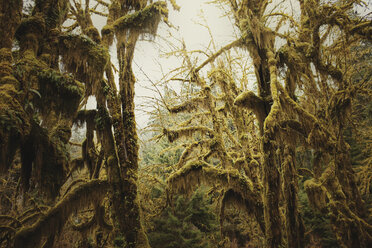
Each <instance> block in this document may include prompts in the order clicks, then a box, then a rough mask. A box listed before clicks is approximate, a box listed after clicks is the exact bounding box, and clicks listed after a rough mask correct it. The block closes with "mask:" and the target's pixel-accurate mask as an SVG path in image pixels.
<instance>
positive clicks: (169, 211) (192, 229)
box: [148, 191, 218, 248]
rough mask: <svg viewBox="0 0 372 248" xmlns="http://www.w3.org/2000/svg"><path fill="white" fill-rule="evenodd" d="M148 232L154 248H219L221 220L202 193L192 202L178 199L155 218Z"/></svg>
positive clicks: (197, 194)
mask: <svg viewBox="0 0 372 248" xmlns="http://www.w3.org/2000/svg"><path fill="white" fill-rule="evenodd" d="M153 226H154V227H153V229H152V230H151V231H149V232H148V237H149V240H150V244H151V247H153V248H208V247H216V245H215V242H213V240H215V239H216V237H217V236H218V233H217V230H218V221H217V218H216V216H215V214H214V213H213V212H212V210H211V208H210V204H209V203H208V199H207V198H206V197H205V196H204V193H203V192H202V191H197V192H196V193H195V194H193V196H192V197H191V198H190V199H186V198H184V197H183V196H176V197H175V203H174V206H173V207H167V208H166V209H165V210H164V211H163V213H162V214H161V215H160V216H158V217H156V218H154V219H153Z"/></svg>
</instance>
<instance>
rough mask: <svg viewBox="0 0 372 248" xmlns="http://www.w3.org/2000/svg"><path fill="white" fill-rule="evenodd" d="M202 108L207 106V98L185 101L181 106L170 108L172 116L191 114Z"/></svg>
mask: <svg viewBox="0 0 372 248" xmlns="http://www.w3.org/2000/svg"><path fill="white" fill-rule="evenodd" d="M201 106H205V97H194V98H192V99H190V100H188V101H184V102H183V103H181V104H179V105H176V106H172V107H169V112H170V113H172V114H176V113H180V112H191V111H192V110H196V109H198V108H199V107H201Z"/></svg>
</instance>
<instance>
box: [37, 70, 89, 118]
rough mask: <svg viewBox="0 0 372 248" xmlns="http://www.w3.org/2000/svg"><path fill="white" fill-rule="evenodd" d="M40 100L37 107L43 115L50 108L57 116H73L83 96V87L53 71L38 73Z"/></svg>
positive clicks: (66, 76) (68, 77) (70, 78)
mask: <svg viewBox="0 0 372 248" xmlns="http://www.w3.org/2000/svg"><path fill="white" fill-rule="evenodd" d="M38 79H39V93H40V95H41V97H40V98H37V99H38V100H37V102H38V103H39V104H38V106H39V108H40V109H41V110H42V112H43V113H47V112H48V111H49V110H50V108H52V109H54V111H56V113H57V114H59V113H63V114H65V115H66V116H73V115H74V114H75V112H76V111H77V109H78V107H79V104H80V101H81V99H82V97H83V94H84V85H83V84H81V83H80V82H78V81H76V80H74V79H73V78H72V77H70V76H68V75H62V74H60V73H59V72H57V71H55V70H53V69H45V70H42V71H40V72H39V73H38Z"/></svg>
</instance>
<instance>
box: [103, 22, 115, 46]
mask: <svg viewBox="0 0 372 248" xmlns="http://www.w3.org/2000/svg"><path fill="white" fill-rule="evenodd" d="M101 35H102V40H103V41H104V43H105V44H106V45H107V46H111V45H112V43H113V42H114V35H115V30H114V26H112V25H106V26H104V27H103V28H102V29H101Z"/></svg>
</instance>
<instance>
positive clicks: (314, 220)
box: [299, 187, 339, 248]
mask: <svg viewBox="0 0 372 248" xmlns="http://www.w3.org/2000/svg"><path fill="white" fill-rule="evenodd" d="M299 201H300V204H301V213H302V218H303V221H304V224H305V226H306V228H307V229H306V230H307V235H306V236H305V239H306V244H308V245H309V246H308V247H312V246H311V245H315V244H312V242H314V239H315V240H316V242H319V243H318V244H320V245H321V247H322V248H336V247H339V245H338V243H337V240H336V237H335V235H334V233H333V232H332V229H331V228H332V227H331V223H330V218H329V216H327V215H326V214H325V213H322V212H320V211H318V210H315V209H312V208H310V205H309V201H308V199H307V196H306V193H305V191H304V190H303V187H301V190H300V191H299Z"/></svg>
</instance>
